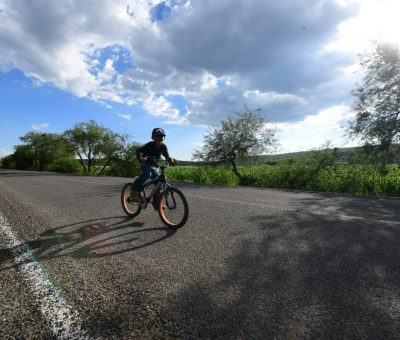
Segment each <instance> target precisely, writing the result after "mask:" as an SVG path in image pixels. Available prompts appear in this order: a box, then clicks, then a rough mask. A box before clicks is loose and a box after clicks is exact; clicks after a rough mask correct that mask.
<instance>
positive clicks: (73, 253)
mask: <svg viewBox="0 0 400 340" xmlns="http://www.w3.org/2000/svg"><path fill="white" fill-rule="evenodd" d="M114 220H116V221H115V222H114ZM142 227H143V223H140V222H132V220H131V219H130V218H123V217H121V216H116V217H110V218H99V219H93V220H88V221H81V222H77V223H74V224H68V225H63V226H60V227H56V228H52V229H48V230H47V231H45V232H43V233H42V234H41V235H40V237H39V238H38V239H36V240H32V241H28V242H26V243H25V244H24V245H20V246H19V247H16V248H15V249H1V250H0V263H3V262H5V261H7V260H9V259H12V258H13V256H14V255H13V254H12V252H13V251H16V252H21V251H25V250H26V249H28V250H30V252H31V253H32V254H33V256H34V259H35V260H36V261H39V262H41V261H46V260H51V259H54V258H57V257H74V258H98V257H106V256H112V255H117V254H121V253H125V252H130V251H135V250H137V249H140V248H144V247H147V246H150V245H153V244H155V243H157V242H161V241H163V240H165V239H167V238H169V237H171V236H172V235H173V234H174V233H175V230H172V229H168V228H166V227H160V228H148V229H142ZM139 228H140V229H139ZM1 269H2V270H5V269H8V268H5V267H3V266H2V268H1Z"/></svg>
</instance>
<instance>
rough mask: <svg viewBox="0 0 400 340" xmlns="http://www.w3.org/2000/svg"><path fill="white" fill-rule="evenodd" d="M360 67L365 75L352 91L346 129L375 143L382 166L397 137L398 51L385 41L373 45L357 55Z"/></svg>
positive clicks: (399, 108)
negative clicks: (351, 111)
mask: <svg viewBox="0 0 400 340" xmlns="http://www.w3.org/2000/svg"><path fill="white" fill-rule="evenodd" d="M361 66H362V67H363V68H364V69H365V71H366V74H365V77H364V79H363V83H362V84H361V85H359V86H358V88H357V89H355V90H353V91H352V95H353V96H355V97H356V100H355V102H354V109H355V111H356V118H355V121H353V122H352V123H351V125H350V127H349V132H350V136H359V137H361V139H362V140H363V141H364V142H365V143H366V144H373V145H378V151H379V158H380V163H381V167H382V169H385V168H386V165H387V163H388V161H389V154H390V149H391V146H392V145H393V144H394V143H398V142H399V140H400V51H399V49H398V48H397V47H394V46H391V45H389V44H377V45H376V46H375V48H374V50H373V51H372V52H370V53H367V54H365V55H362V56H361Z"/></svg>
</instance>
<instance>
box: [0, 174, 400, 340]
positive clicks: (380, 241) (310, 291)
mask: <svg viewBox="0 0 400 340" xmlns="http://www.w3.org/2000/svg"><path fill="white" fill-rule="evenodd" d="M127 181H128V179H127V178H113V177H101V178H97V177H83V176H66V175H57V174H51V173H45V174H43V173H35V172H17V171H0V338H1V339H3V338H7V337H9V338H40V339H47V338H49V339H52V338H56V337H58V338H107V339H130V338H136V339H142V338H143V339H147V338H148V339H174V338H179V339H305V338H306V339H357V338H359V339H391V338H392V339H399V338H400V246H399V245H400V200H399V199H395V198H385V199H379V198H371V197H357V196H351V195H339V194H327V193H305V192H295V191H284V190H270V189H259V188H238V187H226V186H200V185H189V184H179V185H178V186H179V188H180V189H182V191H183V192H184V193H185V195H186V196H187V199H188V202H189V207H190V215H189V220H188V223H187V224H186V225H185V226H184V227H183V228H181V229H179V230H177V231H173V230H169V229H167V228H166V227H164V226H163V224H162V222H161V221H160V219H159V217H158V215H157V213H156V212H155V211H154V210H153V209H152V208H151V207H149V208H147V209H146V210H145V211H142V213H141V214H140V215H139V216H138V217H136V218H134V219H129V218H127V217H126V216H125V215H124V213H123V211H122V208H121V206H120V201H119V199H120V198H119V196H120V190H121V188H122V185H123V184H124V183H126V182H127Z"/></svg>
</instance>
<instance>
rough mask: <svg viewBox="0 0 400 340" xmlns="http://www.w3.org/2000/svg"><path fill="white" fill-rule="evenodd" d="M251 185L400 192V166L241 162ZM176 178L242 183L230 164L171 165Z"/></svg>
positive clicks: (380, 193) (170, 171)
mask: <svg viewBox="0 0 400 340" xmlns="http://www.w3.org/2000/svg"><path fill="white" fill-rule="evenodd" d="M239 171H240V173H241V174H242V175H243V176H245V177H246V178H248V179H249V182H250V185H252V186H257V187H264V188H279V189H291V190H310V191H325V192H340V193H350V194H357V195H374V196H400V166H398V165H392V166H389V167H388V173H387V174H386V175H382V174H381V173H380V172H379V170H378V169H377V168H376V167H373V166H366V165H347V164H334V165H330V166H324V167H323V168H318V167H315V166H313V165H312V164H308V163H307V162H302V161H295V162H281V163H279V164H277V165H259V166H239ZM168 177H169V179H170V180H172V181H180V182H189V183H204V184H224V185H239V179H238V178H237V177H236V176H235V174H234V173H233V172H232V171H231V169H230V168H229V167H228V166H180V167H170V168H168Z"/></svg>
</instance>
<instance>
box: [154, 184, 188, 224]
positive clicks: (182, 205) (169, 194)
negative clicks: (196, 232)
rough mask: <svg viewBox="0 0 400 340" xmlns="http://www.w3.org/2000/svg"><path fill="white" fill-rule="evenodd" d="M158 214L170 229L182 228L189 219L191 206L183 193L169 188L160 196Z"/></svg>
mask: <svg viewBox="0 0 400 340" xmlns="http://www.w3.org/2000/svg"><path fill="white" fill-rule="evenodd" d="M158 214H159V215H160V218H161V221H163V223H164V224H165V225H166V226H167V227H168V228H172V229H178V228H180V227H182V226H183V225H184V224H185V223H186V221H187V219H188V217H189V205H188V203H187V200H186V197H185V196H184V195H183V193H182V191H180V190H179V189H177V188H167V189H166V190H165V191H164V192H163V193H162V194H161V196H160V202H159V206H158Z"/></svg>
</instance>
